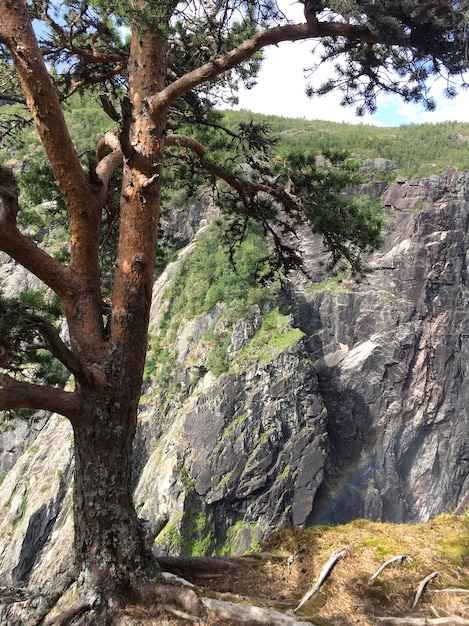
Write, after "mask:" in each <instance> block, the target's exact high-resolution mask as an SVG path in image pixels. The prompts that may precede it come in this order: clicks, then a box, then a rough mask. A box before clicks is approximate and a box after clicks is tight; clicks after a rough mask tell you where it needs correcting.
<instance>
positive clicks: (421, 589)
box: [411, 572, 439, 610]
mask: <svg viewBox="0 0 469 626" xmlns="http://www.w3.org/2000/svg"><path fill="white" fill-rule="evenodd" d="M438 574H439V572H432V573H431V574H428V576H425V578H424V579H423V580H422V581H421V583H420V585H419V588H418V589H417V593H416V594H415V598H414V602H413V604H412V607H411V610H413V609H415V607H416V606H417V603H418V601H419V600H420V598H421V597H422V595H423V592H424V591H425V588H426V586H427V585H428V583H429V582H430V581H431V580H432V579H433V578H436V577H437V576H438Z"/></svg>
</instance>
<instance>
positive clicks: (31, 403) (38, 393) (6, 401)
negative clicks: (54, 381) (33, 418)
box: [0, 373, 77, 418]
mask: <svg viewBox="0 0 469 626" xmlns="http://www.w3.org/2000/svg"><path fill="white" fill-rule="evenodd" d="M8 409H36V410H40V409H42V410H44V411H51V412H52V413H59V414H60V415H64V416H65V417H68V418H72V417H74V416H75V414H76V411H77V402H76V396H75V394H74V393H72V392H69V391H64V390H63V389H57V388H55V387H45V386H44V385H36V384H33V383H27V382H24V381H19V380H15V379H14V378H12V377H11V376H9V375H8V374H5V373H0V411H6V410H8Z"/></svg>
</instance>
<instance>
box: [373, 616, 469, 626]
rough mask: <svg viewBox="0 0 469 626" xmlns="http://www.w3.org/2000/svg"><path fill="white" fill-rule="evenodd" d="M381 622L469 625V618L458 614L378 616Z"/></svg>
mask: <svg viewBox="0 0 469 626" xmlns="http://www.w3.org/2000/svg"><path fill="white" fill-rule="evenodd" d="M377 619H378V621H379V622H381V624H390V626H469V620H468V619H464V618H463V617H458V616H456V615H449V616H446V617H436V618H431V617H378V618H377Z"/></svg>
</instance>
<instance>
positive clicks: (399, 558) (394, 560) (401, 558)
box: [368, 554, 411, 585]
mask: <svg viewBox="0 0 469 626" xmlns="http://www.w3.org/2000/svg"><path fill="white" fill-rule="evenodd" d="M410 558H411V555H410V554H400V555H399V556H395V557H393V558H392V559H389V560H388V561H385V562H384V563H383V564H382V565H381V567H380V568H379V569H378V570H376V572H375V573H374V574H373V576H372V577H371V578H370V580H369V581H368V584H369V585H371V583H372V582H373V581H374V580H375V579H376V578H378V576H379V575H380V574H381V572H382V571H383V570H384V568H385V567H387V566H388V565H392V564H393V563H402V562H403V561H405V560H406V559H410Z"/></svg>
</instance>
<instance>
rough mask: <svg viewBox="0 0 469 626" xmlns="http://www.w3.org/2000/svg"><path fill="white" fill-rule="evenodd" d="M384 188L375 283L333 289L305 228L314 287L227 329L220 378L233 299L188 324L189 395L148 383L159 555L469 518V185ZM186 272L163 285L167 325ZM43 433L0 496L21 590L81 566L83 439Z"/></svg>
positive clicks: (144, 497) (297, 282)
mask: <svg viewBox="0 0 469 626" xmlns="http://www.w3.org/2000/svg"><path fill="white" fill-rule="evenodd" d="M368 191H369V190H368ZM375 191H376V193H378V192H380V193H382V202H383V204H384V205H385V207H386V210H387V214H388V222H387V234H386V244H385V246H384V248H383V249H382V250H381V251H380V252H379V253H378V254H376V255H374V256H373V258H372V259H371V260H370V264H371V266H372V267H373V269H374V272H373V273H371V274H370V275H369V276H368V277H367V279H366V280H365V281H364V282H363V283H362V284H360V285H357V284H355V283H353V282H349V281H346V280H344V281H343V282H338V281H337V280H332V279H328V278H327V277H326V276H325V275H324V274H323V272H322V270H321V266H320V264H319V260H320V257H321V247H320V245H319V243H318V242H317V240H315V239H314V238H311V237H310V238H308V237H307V236H306V234H305V235H304V238H303V243H302V245H303V248H304V253H305V258H306V260H307V264H308V267H309V270H310V274H311V276H312V277H313V280H307V279H306V278H305V277H304V276H296V277H291V279H290V280H289V283H288V285H287V287H286V288H285V290H284V292H283V293H282V298H281V303H280V305H281V310H282V315H281V314H280V313H278V314H275V311H272V310H270V311H266V310H261V309H260V308H259V307H257V306H253V307H252V308H251V310H250V311H249V312H248V314H247V315H246V316H245V317H244V318H243V319H242V320H240V321H239V322H238V323H237V324H236V325H235V326H234V328H232V329H229V341H228V342H227V344H226V345H227V348H226V356H227V359H228V361H229V363H230V367H229V370H228V372H227V373H226V374H223V375H222V376H219V377H215V376H214V375H213V373H212V372H211V371H209V369H208V368H207V367H206V357H207V347H206V343H205V342H204V338H205V337H206V336H207V333H210V332H212V333H213V332H215V331H216V330H217V329H218V330H219V329H220V328H222V327H223V325H224V324H225V318H224V305H223V303H220V304H218V305H216V306H215V307H214V308H213V310H211V311H210V312H209V313H208V314H206V315H203V316H199V317H197V318H195V319H187V320H183V321H182V322H181V324H180V326H179V328H178V332H177V333H176V336H175V337H174V338H173V344H172V345H171V350H172V353H173V354H174V355H175V364H176V366H175V369H174V371H173V372H172V373H171V374H170V376H169V379H171V380H172V381H173V383H177V384H174V385H173V386H172V387H171V389H170V390H166V391H164V390H163V391H162V389H161V388H160V387H158V385H157V384H156V383H155V382H154V381H152V380H151V379H150V380H149V381H148V383H147V386H146V388H145V393H144V395H143V397H142V403H141V416H140V427H139V432H138V437H137V441H136V446H135V459H134V464H135V503H136V506H137V510H138V512H139V515H140V516H141V517H142V518H143V519H146V520H147V521H148V524H149V525H152V524H156V523H158V522H159V521H160V520H161V519H163V518H166V517H169V522H168V523H167V525H166V527H165V528H164V530H163V532H162V533H161V534H160V535H159V537H158V538H157V542H156V544H155V550H156V552H157V553H160V554H161V553H168V552H171V553H175V554H177V553H181V552H186V553H192V554H206V553H209V552H218V553H223V552H228V551H230V552H235V553H239V552H243V551H245V550H247V549H249V548H250V547H254V546H255V545H256V544H257V542H258V541H260V540H261V539H262V538H263V537H265V535H266V534H267V533H269V532H270V531H272V530H273V529H275V528H278V527H282V526H286V525H290V524H298V525H301V524H312V523H319V522H320V523H329V522H343V521H346V520H350V519H352V518H355V517H366V518H370V519H374V520H390V521H394V522H401V521H411V522H419V521H425V520H427V519H429V518H430V517H432V516H434V515H436V514H438V513H440V512H442V511H446V510H456V511H460V512H463V511H464V510H465V508H466V507H467V505H468V493H469V489H468V487H469V478H468V475H469V474H468V464H469V439H468V435H467V434H468V432H469V428H468V427H469V424H468V409H467V406H468V404H469V397H468V396H469V388H468V382H469V372H468V371H467V370H468V367H469V365H468V364H469V289H468V275H467V270H466V267H467V257H468V242H467V235H466V233H467V220H468V215H469V173H456V172H454V171H448V172H446V173H445V174H444V175H443V176H441V177H436V176H432V177H430V178H427V179H424V180H420V181H399V182H396V183H394V184H392V185H391V186H389V188H387V189H384V192H383V189H382V188H379V187H377V188H376V190H375ZM192 213H194V212H192ZM194 220H195V221H197V220H199V215H195V214H194ZM172 270H173V266H171V267H169V268H168V270H167V272H165V274H164V275H163V276H162V277H161V278H160V279H159V281H158V283H157V285H156V288H155V295H154V304H153V321H154V325H155V326H156V325H157V324H158V321H159V320H160V319H161V316H162V314H163V313H162V311H163V310H166V308H167V307H168V303H167V301H165V300H164V290H165V287H166V285H167V283H168V281H169V280H170V278H171V275H172ZM274 314H275V315H274ZM269 315H270V317H269ZM272 315H274V317H275V320H276V321H275V324H274V325H273V328H274V330H273V331H272V328H271V330H270V334H269V332H267V331H266V329H265V326H266V319H267V318H268V317H269V319H270V320H271V321H272ZM44 428H45V430H43V431H42V432H41V434H40V435H39V438H38V439H37V441H35V442H33V445H32V446H30V447H29V448H28V450H27V451H26V452H24V454H23V455H20V456H19V458H18V460H17V462H16V464H15V465H14V466H13V468H12V469H11V470H10V471H9V472H8V473H7V474H6V477H5V480H4V482H3V484H2V486H1V487H0V508H2V507H3V509H2V513H3V512H4V513H5V514H4V515H2V520H1V522H0V562H1V563H2V568H1V569H2V571H3V572H6V574H5V577H6V579H7V580H9V581H22V582H26V581H30V582H39V581H41V580H44V579H46V580H50V575H48V574H47V568H46V563H51V562H54V563H55V567H56V568H57V572H58V573H59V572H60V571H64V570H65V569H66V564H67V558H68V552H67V550H69V546H70V541H71V522H70V516H67V511H68V508H69V507H70V494H69V491H68V490H67V485H68V482H67V481H68V480H69V476H70V472H71V467H72V459H71V446H70V437H71V433H70V431H69V430H67V424H66V422H65V421H64V420H60V419H55V418H54V419H53V420H51V421H50V422H49V423H48V424H47V426H45V427H44ZM46 433H47V434H46ZM53 455H56V456H54V458H57V459H60V462H57V463H56V467H54V471H52V472H51V466H52V465H53V463H54V461H52V462H50V458H52V456H53ZM40 459H42V460H43V462H42V463H40V462H39V460H40ZM58 465H60V467H58ZM18 468H20V469H18ZM54 472H55V473H54ZM44 481H46V482H44ZM44 484H47V485H48V488H47V489H45V490H44V491H42V488H41V485H44ZM33 494H34V497H33Z"/></svg>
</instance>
